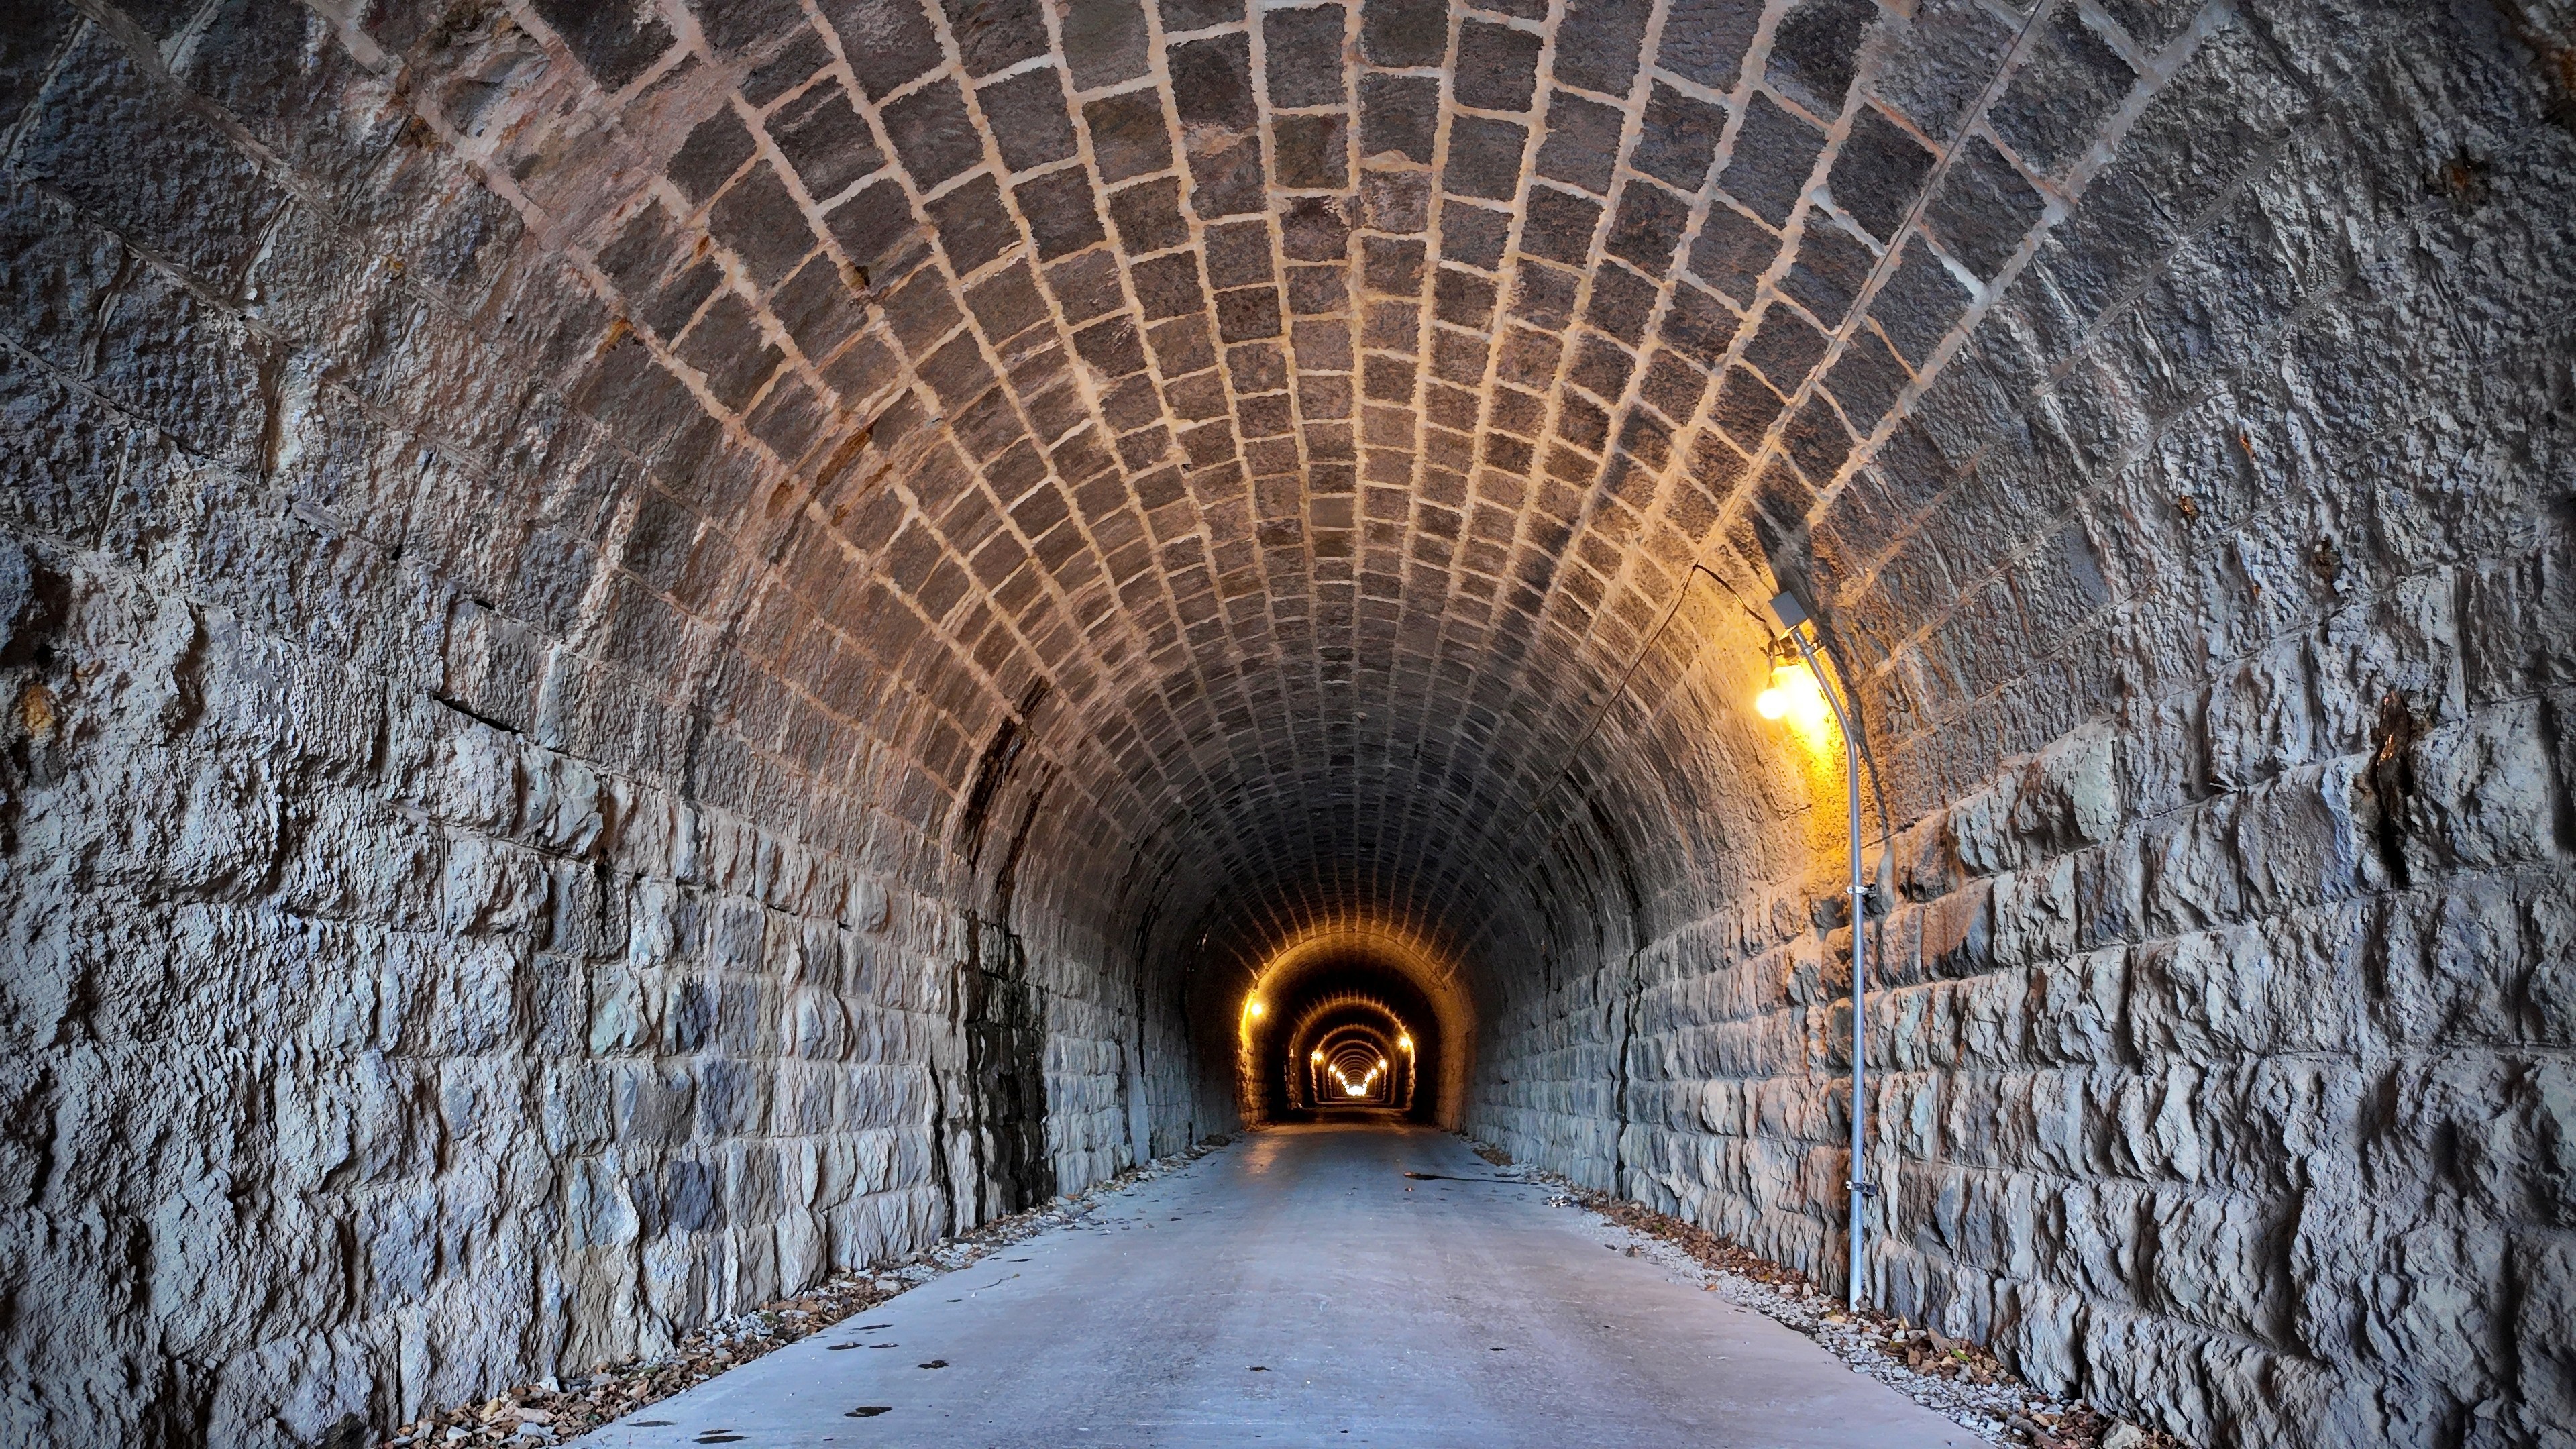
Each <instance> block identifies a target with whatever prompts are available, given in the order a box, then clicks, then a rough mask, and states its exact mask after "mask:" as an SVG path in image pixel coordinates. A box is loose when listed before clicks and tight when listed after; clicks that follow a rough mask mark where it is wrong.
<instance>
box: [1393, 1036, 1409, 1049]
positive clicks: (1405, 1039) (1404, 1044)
mask: <svg viewBox="0 0 2576 1449" xmlns="http://www.w3.org/2000/svg"><path fill="white" fill-rule="evenodd" d="M1395 1044H1396V1045H1397V1046H1399V1047H1401V1048H1403V1049H1404V1050H1406V1051H1411V1050H1413V1038H1412V1037H1410V1036H1400V1037H1397V1038H1396V1039H1395Z"/></svg>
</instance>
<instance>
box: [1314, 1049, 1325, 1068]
mask: <svg viewBox="0 0 2576 1449" xmlns="http://www.w3.org/2000/svg"><path fill="white" fill-rule="evenodd" d="M1323 1064H1324V1049H1323V1048H1322V1047H1317V1048H1315V1065H1317V1066H1322V1065H1323Z"/></svg>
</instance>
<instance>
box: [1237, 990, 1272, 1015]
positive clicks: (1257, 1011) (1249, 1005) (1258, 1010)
mask: <svg viewBox="0 0 2576 1449" xmlns="http://www.w3.org/2000/svg"><path fill="white" fill-rule="evenodd" d="M1269 1009H1270V1008H1269V1007H1267V1006H1264V1005H1262V1004H1261V998H1260V997H1258V996H1256V997H1253V998H1252V999H1251V1000H1249V1001H1246V1002H1245V1003H1244V1004H1243V1014H1244V1015H1246V1016H1249V1017H1252V1018H1254V1019H1256V1020H1258V1019H1259V1018H1260V1016H1261V1014H1262V1013H1263V1012H1266V1011H1268V1010H1269Z"/></svg>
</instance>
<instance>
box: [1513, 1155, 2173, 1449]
mask: <svg viewBox="0 0 2576 1449" xmlns="http://www.w3.org/2000/svg"><path fill="white" fill-rule="evenodd" d="M1470 1145H1471V1146H1473V1147H1475V1149H1476V1155H1477V1156H1479V1157H1481V1158H1483V1159H1485V1160H1486V1161H1487V1162H1490V1163H1492V1164H1493V1165H1494V1166H1496V1167H1510V1166H1512V1158H1511V1154H1510V1153H1507V1152H1504V1151H1502V1150H1501V1149H1500V1148H1494V1147H1487V1146H1484V1145H1483V1144H1481V1143H1472V1142H1471V1143H1470ZM1519 1170H1520V1171H1521V1172H1522V1174H1523V1175H1524V1176H1525V1177H1526V1178H1527V1179H1528V1180H1529V1181H1531V1182H1536V1183H1542V1184H1545V1185H1546V1186H1548V1187H1549V1188H1550V1189H1551V1190H1552V1191H1551V1195H1550V1196H1549V1198H1548V1205H1549V1206H1551V1207H1582V1208H1588V1209H1590V1210H1591V1211H1593V1212H1594V1213H1597V1214H1599V1215H1600V1216H1601V1217H1602V1218H1604V1219H1606V1220H1608V1221H1609V1222H1610V1223H1612V1224H1615V1225H1616V1226H1619V1227H1623V1228H1626V1229H1628V1230H1629V1231H1630V1232H1632V1233H1635V1234H1637V1235H1639V1236H1641V1237H1644V1238H1648V1239H1651V1240H1654V1242H1655V1243H1657V1244H1660V1245H1661V1246H1663V1247H1664V1248H1665V1249H1666V1254H1657V1253H1655V1252H1652V1251H1644V1252H1642V1253H1641V1248H1640V1245H1638V1244H1634V1243H1631V1244H1630V1245H1629V1246H1628V1248H1627V1256H1629V1257H1632V1258H1633V1257H1639V1256H1645V1257H1649V1258H1658V1259H1660V1258H1662V1257H1665V1256H1667V1255H1668V1256H1669V1257H1671V1258H1674V1259H1678V1260H1679V1261H1676V1262H1667V1263H1666V1266H1670V1267H1679V1268H1686V1269H1696V1270H1697V1271H1698V1272H1700V1273H1701V1274H1702V1275H1703V1276H1704V1279H1705V1286H1706V1287H1707V1288H1708V1289H1709V1291H1711V1292H1715V1293H1721V1294H1723V1295H1725V1297H1726V1300H1727V1301H1728V1302H1730V1303H1734V1304H1736V1305H1738V1306H1740V1307H1744V1308H1750V1309H1752V1310H1754V1311H1755V1312H1757V1313H1760V1314H1762V1315H1764V1316H1765V1317H1768V1318H1772V1319H1775V1320H1777V1321H1779V1322H1780V1323H1782V1324H1784V1325H1786V1326H1788V1327H1790V1328H1793V1329H1796V1330H1797V1331H1798V1332H1800V1333H1802V1334H1805V1335H1806V1336H1807V1337H1809V1338H1812V1339H1814V1340H1815V1341H1816V1342H1817V1343H1818V1344H1820V1345H1822V1346H1823V1347H1824V1348H1825V1349H1826V1350H1827V1351H1828V1352H1830V1353H1832V1354H1833V1355H1834V1356H1835V1357H1837V1358H1839V1359H1841V1360H1842V1361H1843V1362H1845V1363H1847V1364H1850V1365H1851V1366H1852V1367H1853V1368H1854V1369H1857V1370H1859V1371H1860V1372H1862V1373H1865V1374H1868V1375H1869V1376H1870V1377H1872V1378H1874V1379H1877V1380H1879V1381H1880V1382H1881V1383H1884V1384H1886V1385H1888V1386H1889V1387H1891V1388H1893V1389H1895V1390H1897V1391H1898V1392H1899V1393H1902V1394H1904V1395H1905V1396H1906V1397H1907V1398H1910V1399H1912V1400H1913V1401H1914V1402H1916V1403H1918V1404H1921V1405H1922V1406H1923V1407H1925V1408H1927V1409H1930V1410H1932V1411H1933V1412H1934V1413H1937V1414H1941V1415H1944V1416H1946V1417H1947V1418H1949V1419H1951V1420H1952V1421H1954V1422H1956V1423H1957V1424H1959V1425H1960V1426H1962V1427H1964V1428H1966V1429H1969V1430H1971V1431H1973V1432H1974V1433H1975V1434H1976V1435H1977V1436H1978V1437H1979V1438H1982V1439H1984V1440H1986V1441H1987V1442H1988V1443H1992V1444H2002V1445H2015V1446H2027V1449H2186V1446H2185V1445H2184V1444H2183V1443H2182V1441H2181V1440H2179V1439H2176V1438H2174V1437H2173V1436H2172V1435H2170V1434H2166V1433H2164V1432H2162V1431H2160V1430H2151V1429H2142V1428H2140V1427H2138V1426H2137V1425H2135V1424H2130V1423H2126V1422H2123V1421H2121V1420H2119V1419H2115V1418H2112V1417H2111V1416H2109V1415H2107V1414H2104V1413H2102V1412H2101V1411H2100V1410H2098V1409H2095V1408H2094V1407H2093V1406H2091V1405H2089V1404H2085V1403H2080V1402H2077V1401H2075V1400H2072V1399H2063V1398H2059V1397H2057V1396H2055V1395H2052V1394H2048V1393H2044V1392H2042V1391H2040V1390H2039V1389H2036V1388H2033V1387H2031V1386H2030V1385H2029V1384H2026V1383H2024V1382H2022V1380H2021V1378H2020V1376H2019V1375H2017V1374H2015V1373H2014V1372H2013V1371H2012V1370H2011V1368H2009V1367H2007V1366H2006V1365H2005V1363H2004V1362H2003V1360H2001V1359H1999V1358H1997V1357H1995V1356H1994V1355H1993V1354H1991V1353H1989V1352H1987V1351H1986V1349H1985V1348H1984V1347H1983V1346H1982V1345H1979V1344H1975V1343H1971V1342H1969V1341H1968V1340H1966V1339H1962V1338H1951V1337H1949V1336H1948V1335H1946V1334H1944V1333H1942V1332H1941V1331H1940V1330H1938V1329H1934V1328H1922V1327H1916V1326H1914V1325H1912V1324H1908V1323H1905V1322H1904V1321H1902V1320H1900V1319H1897V1318H1894V1317H1891V1316H1889V1315H1887V1314H1884V1313H1876V1312H1872V1311H1870V1310H1868V1309H1862V1310H1861V1311H1860V1312H1859V1313H1857V1314H1855V1313H1852V1312H1851V1311H1850V1310H1848V1309H1846V1308H1845V1307H1844V1306H1843V1302H1842V1300H1841V1299H1840V1298H1839V1297H1837V1296H1835V1295H1833V1294H1830V1293H1827V1292H1825V1291H1824V1290H1822V1289H1820V1288H1818V1287H1817V1286H1816V1285H1815V1284H1814V1283H1812V1282H1810V1281H1809V1280H1808V1279H1807V1277H1806V1275H1804V1274H1802V1273H1799V1272H1797V1271H1796V1270H1794V1269H1790V1268H1784V1267H1782V1266H1781V1265H1779V1264H1777V1263H1774V1262H1772V1261H1770V1260H1769V1259H1767V1258H1764V1257H1761V1256H1759V1255H1757V1254H1755V1253H1753V1252H1752V1251H1751V1250H1749V1249H1746V1248H1743V1247H1739V1246H1737V1245H1736V1244H1734V1243H1730V1242H1728V1241H1726V1240H1725V1239H1724V1238H1721V1237H1718V1236H1717V1235H1716V1234H1714V1233H1711V1232H1709V1231H1708V1230H1707V1229H1705V1228H1702V1227H1699V1226H1698V1225H1696V1224H1693V1223H1686V1222H1683V1221H1682V1220H1681V1219H1679V1218H1676V1217H1671V1216H1668V1215H1666V1214H1664V1213H1659V1212H1656V1211H1654V1210H1652V1209H1650V1208H1646V1207H1643V1206H1640V1205H1639V1204H1636V1203H1633V1202H1628V1201H1625V1200H1624V1199H1620V1198H1615V1197H1612V1196H1610V1195H1609V1194H1608V1193H1604V1192H1600V1191H1597V1190H1595V1189H1592V1188H1587V1187H1577V1186H1575V1185H1574V1184H1573V1183H1572V1182H1571V1181H1569V1180H1568V1179H1566V1178H1564V1177H1561V1176H1559V1175H1557V1174H1555V1173H1551V1172H1541V1171H1537V1170H1534V1169H1528V1168H1523V1169H1519ZM1604 1246H1609V1245H1607V1244H1605V1245H1604Z"/></svg>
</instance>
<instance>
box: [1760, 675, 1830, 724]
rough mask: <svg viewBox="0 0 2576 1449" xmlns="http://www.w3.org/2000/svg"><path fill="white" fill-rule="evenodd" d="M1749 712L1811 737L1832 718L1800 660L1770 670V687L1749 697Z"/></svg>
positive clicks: (1822, 691)
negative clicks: (1751, 697)
mask: <svg viewBox="0 0 2576 1449" xmlns="http://www.w3.org/2000/svg"><path fill="white" fill-rule="evenodd" d="M1753 712H1754V713H1755V714H1758V715H1760V716H1762V717H1763V718H1764V719H1785V720H1787V721H1788V722H1789V723H1790V724H1791V725H1792V726H1794V727H1795V728H1796V729H1797V730H1798V732H1799V733H1801V734H1815V733H1817V732H1819V731H1821V730H1823V729H1824V727H1825V724H1826V722H1827V721H1828V720H1830V719H1832V718H1833V712H1832V708H1831V706H1829V705H1827V704H1826V703H1825V694H1824V689H1823V687H1822V686H1821V685H1819V684H1817V682H1816V676H1815V674H1814V673H1813V672H1812V671H1810V670H1809V669H1808V668H1807V666H1806V664H1805V663H1804V662H1803V661H1800V660H1788V661H1785V662H1782V663H1776V664H1773V665H1772V666H1771V687H1770V688H1768V689H1766V690H1764V691H1762V692H1761V693H1760V694H1758V695H1755V696H1754V697H1753Z"/></svg>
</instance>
